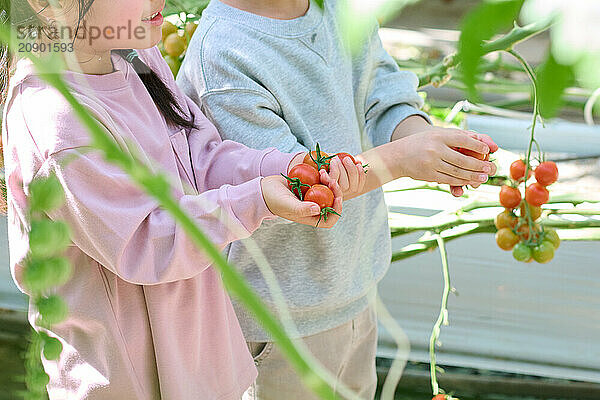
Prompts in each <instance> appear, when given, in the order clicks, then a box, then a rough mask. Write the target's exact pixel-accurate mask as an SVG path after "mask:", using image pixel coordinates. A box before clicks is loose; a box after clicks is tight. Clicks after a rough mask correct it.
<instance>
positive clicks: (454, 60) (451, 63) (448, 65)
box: [419, 19, 553, 87]
mask: <svg viewBox="0 0 600 400" xmlns="http://www.w3.org/2000/svg"><path fill="white" fill-rule="evenodd" d="M552 22H553V21H552V20H551V19H548V20H543V21H538V22H534V23H532V24H529V25H526V26H515V27H514V28H513V29H512V30H511V31H510V32H508V33H507V34H506V35H504V36H502V37H500V38H498V39H496V40H492V41H489V42H486V43H484V44H483V54H482V55H485V54H488V53H492V52H495V51H501V50H507V51H508V50H510V49H512V47H513V46H514V45H515V44H517V43H519V42H521V41H523V40H525V39H528V38H530V37H532V36H534V35H537V34H538V33H540V32H543V31H545V30H546V29H548V28H549V27H550V25H552ZM458 63H459V61H458V57H456V54H451V55H449V56H447V57H446V58H444V60H443V61H441V62H440V63H438V64H436V65H434V66H433V67H431V68H430V69H429V70H428V71H427V72H426V73H424V74H421V75H419V85H420V87H423V86H425V85H428V84H430V83H431V82H432V81H433V80H434V78H435V77H437V78H439V79H441V78H443V77H445V76H446V75H447V74H448V73H449V70H450V69H452V68H454V67H456V66H457V65H458Z"/></svg>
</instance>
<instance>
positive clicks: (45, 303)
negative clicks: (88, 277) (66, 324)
mask: <svg viewBox="0 0 600 400" xmlns="http://www.w3.org/2000/svg"><path fill="white" fill-rule="evenodd" d="M35 306H36V308H37V309H38V311H39V312H40V315H41V317H42V318H41V321H40V324H41V325H43V326H50V325H54V324H58V323H59V322H62V321H64V320H65V318H67V315H68V313H69V308H68V307H67V303H65V301H64V300H63V299H61V298H60V297H59V296H57V295H50V296H48V297H40V298H38V299H37V300H36V301H35Z"/></svg>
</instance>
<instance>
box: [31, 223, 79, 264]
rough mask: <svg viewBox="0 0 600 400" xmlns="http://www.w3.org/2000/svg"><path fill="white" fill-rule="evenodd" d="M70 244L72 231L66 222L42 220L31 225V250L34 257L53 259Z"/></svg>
mask: <svg viewBox="0 0 600 400" xmlns="http://www.w3.org/2000/svg"><path fill="white" fill-rule="evenodd" d="M70 243H71V239H70V230H69V227H68V226H67V224H65V223H64V222H61V221H51V220H48V219H42V220H39V221H34V222H32V223H31V232H29V249H30V250H31V253H32V254H33V256H34V257H39V258H46V257H52V256H54V255H57V254H59V253H61V252H62V251H64V250H65V249H66V248H67V246H69V244H70Z"/></svg>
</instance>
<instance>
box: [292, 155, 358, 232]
mask: <svg viewBox="0 0 600 400" xmlns="http://www.w3.org/2000/svg"><path fill="white" fill-rule="evenodd" d="M335 156H337V157H339V158H340V161H341V160H343V159H344V158H346V157H350V159H351V160H352V163H354V164H356V160H355V159H354V157H353V156H352V155H350V154H348V153H336V154H334V155H328V154H327V153H325V152H324V151H321V149H320V147H319V144H318V143H317V146H316V150H314V151H311V152H309V153H306V156H304V160H303V162H302V164H298V165H296V166H294V167H293V168H292V169H291V170H290V172H289V176H288V175H283V174H282V175H283V176H284V177H285V178H286V179H287V180H288V186H289V188H290V190H291V191H292V192H293V193H294V194H295V195H296V197H298V198H299V199H300V200H301V201H311V202H313V203H317V204H318V205H319V207H320V208H321V217H323V218H324V219H325V221H327V216H328V215H329V214H330V213H333V214H337V215H339V214H338V213H337V212H335V210H334V209H333V200H334V196H333V192H332V191H331V189H329V188H328V187H327V186H325V185H322V184H321V178H320V176H319V170H321V169H324V170H325V171H327V172H329V162H330V160H331V159H332V158H334V157H335ZM365 167H366V166H365ZM320 220H321V218H319V221H320ZM317 225H318V222H317Z"/></svg>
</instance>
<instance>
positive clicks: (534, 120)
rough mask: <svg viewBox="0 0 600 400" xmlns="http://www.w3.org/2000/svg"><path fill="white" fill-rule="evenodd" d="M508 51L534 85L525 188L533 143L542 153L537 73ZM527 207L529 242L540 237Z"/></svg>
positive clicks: (521, 58)
mask: <svg viewBox="0 0 600 400" xmlns="http://www.w3.org/2000/svg"><path fill="white" fill-rule="evenodd" d="M507 52H508V53H510V54H511V55H512V56H513V57H515V58H516V59H517V60H518V61H519V63H521V65H522V66H523V69H524V70H525V72H526V73H527V76H529V79H530V80H531V85H532V90H533V113H532V114H533V116H532V121H531V135H530V137H529V146H528V148H527V158H526V160H525V167H526V168H525V175H524V176H525V178H524V179H523V186H524V187H525V189H527V177H528V176H529V171H530V169H531V150H532V149H533V143H534V142H535V143H536V145H537V146H538V156H539V157H541V156H542V154H541V153H540V148H539V145H538V143H537V141H536V140H535V125H536V123H537V119H538V115H539V103H538V86H537V79H536V77H535V73H534V72H533V69H532V68H531V66H530V65H529V63H528V62H527V60H525V59H524V58H523V57H522V56H521V55H520V54H519V53H517V51H515V50H514V49H512V48H511V49H509V50H507ZM522 201H525V199H523V200H522ZM524 209H525V214H526V217H527V225H528V226H529V238H528V240H527V241H528V242H534V243H535V242H537V241H538V238H537V237H536V236H535V235H534V224H533V219H532V218H531V212H530V210H529V207H524Z"/></svg>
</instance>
